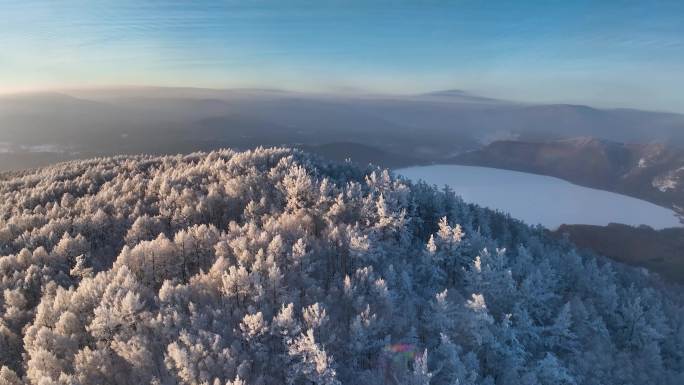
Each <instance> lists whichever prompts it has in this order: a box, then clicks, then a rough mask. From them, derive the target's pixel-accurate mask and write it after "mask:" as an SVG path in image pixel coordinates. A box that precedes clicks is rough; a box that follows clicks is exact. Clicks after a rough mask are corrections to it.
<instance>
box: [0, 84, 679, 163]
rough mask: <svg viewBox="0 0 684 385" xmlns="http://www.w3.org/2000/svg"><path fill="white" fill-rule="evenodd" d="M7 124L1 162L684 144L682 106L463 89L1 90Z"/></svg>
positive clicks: (379, 158)
mask: <svg viewBox="0 0 684 385" xmlns="http://www.w3.org/2000/svg"><path fill="white" fill-rule="evenodd" d="M0 128H1V129H0V143H1V144H0V160H1V161H0V168H1V169H2V170H10V169H20V168H25V167H33V166H37V165H41V164H47V163H51V162H54V161H57V160H63V159H69V158H75V157H77V158H82V157H88V156H93V155H100V154H115V153H140V152H146V153H177V152H186V153H187V152H190V151H193V150H208V149H213V148H219V147H234V148H249V147H254V146H258V145H281V144H287V145H305V146H309V147H316V146H322V148H321V149H320V151H321V152H324V153H325V152H330V153H331V154H335V153H336V152H337V153H339V152H340V151H339V149H338V148H337V145H338V144H339V143H342V144H339V145H340V146H343V147H345V148H346V149H345V150H344V153H347V154H349V156H351V157H352V159H354V158H355V156H354V155H355V154H356V153H359V154H363V153H366V154H367V155H364V156H360V158H362V159H354V160H358V161H362V162H365V161H373V162H376V163H380V164H383V165H385V164H384V163H389V165H390V166H398V165H409V164H416V163H419V162H426V163H427V162H442V161H445V160H448V159H450V158H451V157H453V156H455V155H457V154H460V153H462V152H465V151H468V150H475V149H479V148H481V147H482V146H483V145H486V144H489V143H491V142H493V141H496V140H511V139H514V140H524V141H535V142H536V141H549V140H558V139H566V138H572V137H578V136H591V137H598V138H601V139H605V140H610V141H616V142H624V143H641V144H648V143H652V142H663V143H665V142H667V143H669V144H671V145H673V146H684V116H683V115H678V114H672V113H660V112H648V111H637V110H627V109H612V110H605V109H594V108H590V107H586V106H577V105H532V104H523V103H515V102H508V101H502V100H495V99H490V98H486V97H480V96H475V95H470V94H468V93H466V92H463V91H456V90H452V91H443V92H434V93H428V94H422V95H400V96H396V95H323V94H304V93H295V92H284V91H277V90H207V89H191V88H128V89H107V90H72V91H66V92H65V93H34V94H20V95H5V96H1V97H0ZM351 144H355V145H357V146H358V147H355V146H352V145H351ZM360 145H363V146H360ZM368 146H370V147H373V148H374V150H372V151H368V149H367V147H368ZM10 154H11V155H10ZM28 154H30V155H28ZM395 155H401V159H394V158H396V157H395ZM366 158H367V159H366ZM400 163H403V164H400Z"/></svg>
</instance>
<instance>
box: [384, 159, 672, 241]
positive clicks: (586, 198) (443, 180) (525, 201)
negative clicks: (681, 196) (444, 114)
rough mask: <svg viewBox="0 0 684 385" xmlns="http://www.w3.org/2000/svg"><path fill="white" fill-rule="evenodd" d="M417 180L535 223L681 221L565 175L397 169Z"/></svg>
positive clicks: (443, 168)
mask: <svg viewBox="0 0 684 385" xmlns="http://www.w3.org/2000/svg"><path fill="white" fill-rule="evenodd" d="M396 172H397V173H398V174H400V175H403V176H405V177H407V178H409V179H412V180H418V179H422V180H424V181H425V182H427V183H430V184H436V185H440V186H442V185H444V184H447V185H449V186H450V187H451V188H452V189H453V190H454V191H455V192H456V194H459V195H461V196H462V197H463V199H464V200H465V201H466V202H472V203H477V204H479V205H481V206H486V207H489V208H492V209H498V210H501V211H503V212H507V213H510V214H511V216H513V217H515V218H518V219H522V220H523V221H525V222H527V223H529V224H537V223H539V224H541V225H543V226H545V227H547V228H550V229H555V228H557V227H558V226H560V225H561V224H563V223H565V224H591V225H607V224H608V223H611V222H613V223H624V224H628V225H634V226H636V225H642V224H645V225H648V226H651V227H653V228H655V229H662V228H667V227H675V226H680V225H681V224H680V223H679V220H678V219H677V217H676V216H675V214H674V212H673V211H671V210H668V209H666V208H663V207H660V206H657V205H654V204H652V203H649V202H646V201H643V200H640V199H636V198H632V197H628V196H625V195H620V194H615V193H611V192H607V191H602V190H596V189H591V188H587V187H582V186H578V185H575V184H572V183H569V182H566V181H564V180H561V179H557V178H552V177H548V176H542V175H534V174H528V173H522V172H517V171H509V170H499V169H494V168H486V167H472V166H455V165H434V166H424V167H409V168H403V169H399V170H396Z"/></svg>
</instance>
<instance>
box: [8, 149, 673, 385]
mask: <svg viewBox="0 0 684 385" xmlns="http://www.w3.org/2000/svg"><path fill="white" fill-rule="evenodd" d="M679 290H680V289H679V288H676V287H671V286H668V285H666V284H665V283H663V282H662V281H661V279H660V278H659V277H658V276H657V275H654V274H649V273H648V272H646V271H645V270H643V269H636V268H630V267H626V266H623V265H620V264H617V263H614V262H611V261H610V260H608V259H606V258H603V257H601V256H596V255H593V254H589V253H588V252H582V251H578V250H577V249H576V248H575V247H574V246H572V244H570V242H569V241H567V240H558V239H555V238H551V237H550V236H549V235H548V234H547V233H546V232H545V230H544V229H543V228H541V227H530V226H528V225H526V224H524V223H522V222H520V221H518V220H515V219H513V218H511V217H510V216H507V215H503V214H501V213H498V212H494V211H490V210H487V209H483V208H480V207H478V206H475V205H471V204H467V203H465V202H463V201H462V200H461V199H460V198H459V197H458V196H456V195H455V194H454V193H453V192H452V191H450V190H449V189H448V188H437V187H434V186H430V185H427V184H425V183H412V182H409V181H407V180H403V179H401V178H398V177H395V176H393V175H392V174H391V173H390V172H388V171H386V170H381V169H378V168H373V167H371V166H368V167H366V168H359V167H357V166H354V165H352V164H348V163H347V164H345V163H331V162H327V161H324V160H321V159H318V158H315V157H313V156H311V155H308V154H306V153H304V152H301V151H299V150H291V149H283V148H269V149H265V148H259V149H256V150H253V151H247V152H235V151H232V150H220V151H215V152H211V153H194V154H190V155H177V156H163V157H156V156H119V157H110V158H98V159H92V160H86V161H72V162H67V163H62V164H58V165H55V166H51V167H47V168H43V169H36V170H29V171H23V172H17V173H13V174H11V175H10V174H5V175H4V176H2V177H0V291H1V293H2V295H0V366H1V367H2V369H1V370H0V385H19V384H33V385H56V384H59V385H76V384H79V385H92V384H112V385H124V384H158V385H162V384H164V385H166V384H169V385H171V384H193V385H195V384H197V385H200V384H201V385H238V384H240V385H246V384H249V385H270V384H288V385H310V384H317V385H323V384H325V385H333V384H340V385H341V384H359V385H381V384H383V385H384V384H409V385H428V384H432V385H456V384H459V385H470V384H482V385H519V384H520V385H571V384H594V385H599V384H602V385H608V384H638V385H646V384H658V385H668V384H670V385H680V384H683V383H684V305H683V302H684V299H683V296H682V295H681V291H679Z"/></svg>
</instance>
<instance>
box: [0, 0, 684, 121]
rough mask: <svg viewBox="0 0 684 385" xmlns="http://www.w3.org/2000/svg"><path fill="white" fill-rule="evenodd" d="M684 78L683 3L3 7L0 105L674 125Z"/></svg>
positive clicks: (683, 105) (266, 1)
mask: <svg viewBox="0 0 684 385" xmlns="http://www.w3.org/2000/svg"><path fill="white" fill-rule="evenodd" d="M683 68H684V2H682V1H679V0H662V1H658V0H654V1H626V0H625V1H620V0H600V1H599V0H593V1H586V0H566V1H555V0H545V1H541V0H539V1H525V0H518V1H514V0H510V1H497V0H462V1H449V0H443V1H429V0H424V1H420V0H415V1H377V0H376V1H373V0H363V1H359V0H346V1H341V0H340V1H326V0H318V1H302V0H294V1H287V0H261V1H259V0H241V1H224V2H203V1H194V2H190V1H179V2H168V1H165V2H161V1H152V2H144V3H143V2H139V1H124V0H117V1H102V0H100V1H93V0H91V1H68V2H63V1H49V2H35V1H7V0H0V91H14V90H24V89H42V88H63V87H82V86H88V87H98V86H118V85H162V86H165V85H168V86H196V87H214V88H233V87H261V88H281V89H293V90H304V91H336V92H383V93H414V92H423V91H428V90H438V89H449V88H459V89H465V90H469V91H472V92H475V93H480V94H484V95H487V96H498V97H505V98H509V99H516V100H526V101H545V102H576V103H588V104H594V105H600V106H626V107H639V108H648V109H658V110H672V111H682V112H684V96H683V95H684V93H683V92H682V90H684V71H683V70H682V69H683Z"/></svg>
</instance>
